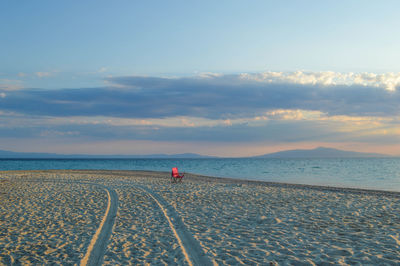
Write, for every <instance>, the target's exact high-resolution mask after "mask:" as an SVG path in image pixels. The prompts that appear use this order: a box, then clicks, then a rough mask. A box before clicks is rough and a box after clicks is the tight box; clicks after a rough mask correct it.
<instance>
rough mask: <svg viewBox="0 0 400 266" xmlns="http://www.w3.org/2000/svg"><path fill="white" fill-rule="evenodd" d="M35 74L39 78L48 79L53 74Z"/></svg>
mask: <svg viewBox="0 0 400 266" xmlns="http://www.w3.org/2000/svg"><path fill="white" fill-rule="evenodd" d="M35 74H36V76H38V77H39V78H47V77H50V76H51V75H52V74H53V73H52V72H36V73H35Z"/></svg>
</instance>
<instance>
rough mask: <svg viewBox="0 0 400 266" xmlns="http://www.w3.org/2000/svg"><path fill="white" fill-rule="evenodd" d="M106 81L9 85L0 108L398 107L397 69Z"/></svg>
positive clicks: (218, 110) (209, 111)
mask: <svg viewBox="0 0 400 266" xmlns="http://www.w3.org/2000/svg"><path fill="white" fill-rule="evenodd" d="M350 77H351V78H350ZM107 81H108V82H109V84H110V85H109V86H107V87H99V88H82V89H53V90H32V89H23V90H19V91H12V92H10V93H8V94H7V100H6V101H4V100H3V101H1V102H0V109H1V110H7V111H13V112H17V113H26V114H34V115H46V116H55V117H67V116H110V117H119V118H132V119H164V118H171V117H197V118H205V119H212V120H217V119H220V120H227V119H230V120H234V119H240V118H249V117H256V116H259V117H262V116H265V114H266V113H267V112H270V111H274V110H277V109H282V110H292V111H295V110H308V111H310V112H322V113H324V114H326V115H327V116H338V115H346V116H383V117H392V116H397V115H400V109H399V106H400V92H399V91H398V90H396V89H394V90H393V89H390V90H389V89H388V86H389V85H390V86H392V88H394V87H396V86H397V85H396V84H397V76H396V75H395V74H390V73H389V74H381V75H376V74H371V73H369V74H365V73H364V74H352V73H350V74H340V73H334V72H318V73H305V72H289V73H282V72H266V73H261V74H239V75H220V74H219V75H211V74H207V75H201V76H195V77H183V78H160V77H138V76H127V77H110V78H108V79H107ZM378 81H380V83H379V82H378ZM388 84H389V85H388ZM276 115H279V114H276ZM280 115H282V114H280ZM286 115H289V114H286ZM290 115H292V116H293V115H296V114H290ZM297 115H298V114H297Z"/></svg>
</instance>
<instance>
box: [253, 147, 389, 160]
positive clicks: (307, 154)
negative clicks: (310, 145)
mask: <svg viewBox="0 0 400 266" xmlns="http://www.w3.org/2000/svg"><path fill="white" fill-rule="evenodd" d="M373 157H379V158H381V157H382V158H383V157H391V156H390V155H385V154H379V153H364V152H354V151H343V150H337V149H332V148H324V147H319V148H316V149H312V150H288V151H280V152H275V153H269V154H264V155H260V156H255V157H252V158H373Z"/></svg>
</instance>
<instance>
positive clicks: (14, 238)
mask: <svg viewBox="0 0 400 266" xmlns="http://www.w3.org/2000/svg"><path fill="white" fill-rule="evenodd" d="M113 195H114V196H113ZM0 202H1V205H0V264H2V265H3V264H4V265H11V264H63V265H65V264H81V265H94V264H104V265H116V264H120V265H121V264H122V265H128V264H157V265H159V264H161V265H170V264H179V265H207V264H218V265H232V264H246V265H254V264H262V265H265V264H267V265H268V264H272V265H274V264H277V265H282V264H283V265H336V264H342V265H353V264H363V265H364V264H371V265H377V264H379V265H382V264H388V265H399V264H400V193H396V192H381V191H367V190H356V189H342V188H329V187H315V186H302V185H290V184H276V183H263V182H248V181H240V180H233V179H220V178H210V177H203V176H198V175H191V174H187V175H186V177H185V178H184V181H183V182H182V183H178V184H171V183H170V180H169V173H160V172H140V171H83V170H79V171H78V170H76V171H72V170H68V171H62V170H57V171H4V172H0ZM95 261H96V263H95Z"/></svg>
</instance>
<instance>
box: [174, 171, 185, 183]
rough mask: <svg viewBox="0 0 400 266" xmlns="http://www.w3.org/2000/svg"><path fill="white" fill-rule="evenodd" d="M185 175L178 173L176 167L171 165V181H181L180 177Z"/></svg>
mask: <svg viewBox="0 0 400 266" xmlns="http://www.w3.org/2000/svg"><path fill="white" fill-rule="evenodd" d="M184 176H185V174H182V175H179V172H178V167H172V172H171V181H172V182H178V181H179V182H182V178H183V177H184Z"/></svg>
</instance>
